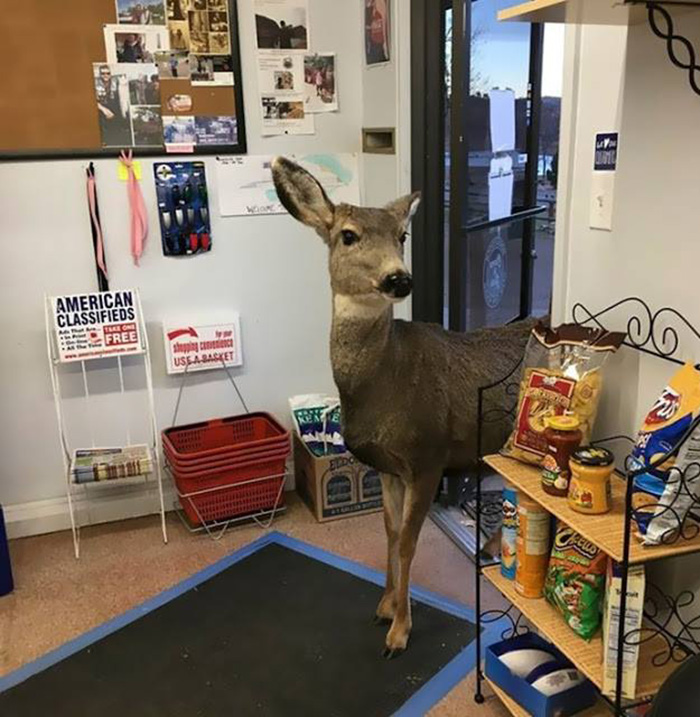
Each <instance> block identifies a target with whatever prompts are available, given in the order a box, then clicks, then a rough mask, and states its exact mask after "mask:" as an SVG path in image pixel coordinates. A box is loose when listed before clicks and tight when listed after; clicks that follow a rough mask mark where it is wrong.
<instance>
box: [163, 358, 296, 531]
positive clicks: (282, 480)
mask: <svg viewBox="0 0 700 717" xmlns="http://www.w3.org/2000/svg"><path fill="white" fill-rule="evenodd" d="M221 367H222V368H223V370H224V371H225V372H226V376H227V377H228V380H229V382H230V383H231V385H232V386H233V389H234V391H235V392H236V395H237V396H238V399H239V400H240V402H241V405H242V406H243V409H244V410H245V412H246V413H250V410H249V409H248V405H247V404H246V402H245V399H244V398H243V394H242V393H241V391H240V389H239V388H238V385H237V384H236V381H235V379H234V378H233V375H232V374H231V371H230V370H229V367H228V366H227V365H226V362H225V361H223V360H222V361H221ZM188 369H189V364H187V365H186V366H185V370H184V371H183V372H182V380H181V381H180V388H179V390H178V394H177V400H176V402H175V410H174V411H173V417H172V420H171V422H170V425H171V426H175V425H176V424H177V416H178V413H179V410H180V404H181V402H182V394H183V391H184V389H185V384H186V383H187V378H188V376H189V371H188ZM164 465H165V467H166V469H167V470H168V472H169V474H170V476H171V478H172V481H173V485H174V487H175V492H176V494H177V498H178V499H179V500H175V501H174V503H173V509H174V510H175V512H176V513H177V516H178V517H179V518H180V520H181V522H182V524H183V525H184V526H185V528H186V529H187V530H188V531H189V532H190V533H193V534H196V533H206V534H207V535H208V536H209V537H210V538H211V539H212V540H214V541H217V540H221V538H223V537H224V535H225V534H226V532H227V531H228V529H229V528H230V527H231V526H234V525H238V524H243V523H251V522H252V523H255V524H256V525H257V526H258V527H259V528H260V529H261V530H267V529H268V528H269V527H270V526H271V525H272V522H273V521H274V519H275V518H276V517H277V516H278V515H280V514H282V513H284V512H285V510H286V508H285V506H284V505H283V504H282V497H283V495H284V486H285V484H286V481H287V477H288V476H289V471H288V470H284V471H283V472H281V473H275V474H271V475H266V476H260V477H256V478H250V479H247V480H237V481H235V482H231V483H224V484H222V485H218V486H215V487H212V488H204V489H202V490H195V491H187V492H183V491H181V490H180V488H179V487H178V485H177V483H176V481H175V476H174V472H173V468H172V466H171V465H170V464H169V463H168V459H167V457H164ZM272 481H279V486H278V488H277V489H276V495H275V499H274V503H273V505H272V507H268V508H264V509H261V510H258V511H254V512H250V513H245V514H243V515H235V516H233V517H230V518H225V519H220V520H207V519H206V516H205V515H203V514H202V512H201V510H200V507H199V504H198V501H197V499H198V498H203V497H209V496H216V494H217V493H219V494H222V493H223V492H224V491H230V490H231V489H232V488H236V489H239V488H243V487H245V486H252V485H256V484H260V485H262V484H264V483H266V482H268V483H270V482H272ZM185 504H186V505H187V506H188V507H189V508H190V509H191V510H192V512H194V514H195V515H196V516H197V522H198V524H196V525H192V524H191V522H190V521H189V520H188V519H187V516H186V515H185V511H184V510H183V505H185Z"/></svg>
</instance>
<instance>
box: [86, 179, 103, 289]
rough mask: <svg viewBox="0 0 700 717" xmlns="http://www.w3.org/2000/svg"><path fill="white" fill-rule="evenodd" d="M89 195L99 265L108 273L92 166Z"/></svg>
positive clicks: (88, 184)
mask: <svg viewBox="0 0 700 717" xmlns="http://www.w3.org/2000/svg"><path fill="white" fill-rule="evenodd" d="M87 176H88V179H87V195H88V206H89V207H90V218H91V219H92V227H93V231H94V232H95V247H96V256H97V266H99V267H100V269H101V270H102V273H103V274H104V275H105V279H107V278H108V275H107V264H106V263H105V249H104V242H103V239H102V227H101V226H100V220H99V219H98V218H97V185H96V183H95V175H94V174H93V172H92V167H90V169H89V170H88V173H87Z"/></svg>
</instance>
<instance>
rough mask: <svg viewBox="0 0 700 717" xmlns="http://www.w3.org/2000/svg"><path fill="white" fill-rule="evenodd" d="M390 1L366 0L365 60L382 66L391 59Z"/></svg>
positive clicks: (369, 63)
mask: <svg viewBox="0 0 700 717" xmlns="http://www.w3.org/2000/svg"><path fill="white" fill-rule="evenodd" d="M389 38H390V18H389V1H388V0H365V60H366V62H367V65H370V66H371V65H381V64H383V63H385V62H389V60H390V59H391V56H390V51H389Z"/></svg>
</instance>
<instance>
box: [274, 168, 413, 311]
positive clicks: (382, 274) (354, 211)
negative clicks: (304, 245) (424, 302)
mask: <svg viewBox="0 0 700 717" xmlns="http://www.w3.org/2000/svg"><path fill="white" fill-rule="evenodd" d="M272 175H273V177H274V180H275V187H276V188H277V194H278V196H279V198H280V201H281V202H282V204H283V205H284V207H285V208H286V209H287V211H288V212H289V213H290V214H291V215H292V216H293V217H294V218H295V219H297V220H298V221H300V222H302V223H303V224H306V225H307V226H310V227H312V228H313V229H315V230H316V232H317V233H318V234H319V236H320V237H321V238H322V239H323V241H324V242H326V244H327V245H328V247H329V249H330V261H329V266H330V274H331V288H332V290H333V293H334V294H335V295H336V296H342V297H345V298H347V299H349V300H351V301H355V302H362V303H363V304H371V305H375V306H381V305H388V304H389V303H391V302H398V301H401V300H402V299H404V298H406V297H407V296H408V295H409V294H410V293H411V290H412V288H413V280H412V278H411V275H410V274H409V272H408V269H407V268H406V264H405V263H404V258H403V255H404V243H405V242H406V237H407V230H408V226H409V224H410V222H411V218H412V217H413V215H414V214H415V211H416V209H417V208H418V204H419V202H420V194H419V193H415V194H411V195H408V196H406V197H402V198H401V199H397V200H396V201H394V202H392V203H391V204H389V205H387V206H386V207H384V208H383V209H365V208H362V207H355V206H352V205H350V204H338V205H335V204H333V202H331V200H330V199H329V198H328V196H327V195H326V193H325V191H324V190H323V187H322V186H321V185H320V184H319V183H318V181H317V180H316V179H315V178H314V177H313V176H312V175H311V174H309V173H308V172H307V171H306V170H305V169H303V168H302V167H300V166H299V165H297V164H295V163H294V162H290V161H289V160H288V159H284V158H283V157H277V158H276V159H275V160H274V161H273V163H272Z"/></svg>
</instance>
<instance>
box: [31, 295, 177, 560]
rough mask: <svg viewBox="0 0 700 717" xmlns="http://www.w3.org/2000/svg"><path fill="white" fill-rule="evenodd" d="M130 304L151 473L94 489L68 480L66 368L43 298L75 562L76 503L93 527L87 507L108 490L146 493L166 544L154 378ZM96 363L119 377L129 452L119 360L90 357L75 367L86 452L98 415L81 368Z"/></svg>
mask: <svg viewBox="0 0 700 717" xmlns="http://www.w3.org/2000/svg"><path fill="white" fill-rule="evenodd" d="M133 293H134V300H135V308H136V321H137V322H138V324H139V329H140V335H141V346H140V350H139V351H138V352H137V353H134V354H132V356H137V357H138V356H140V357H142V359H143V370H144V374H145V381H146V386H145V393H146V399H147V404H148V406H147V411H148V434H149V435H148V440H147V442H145V441H139V443H147V446H148V450H149V453H150V457H151V461H152V464H153V470H152V471H151V472H150V473H144V474H141V475H138V476H129V477H126V478H115V479H110V480H105V481H97V482H94V483H76V482H74V481H73V480H72V471H71V464H72V460H73V455H74V453H75V448H74V447H72V446H71V443H70V441H69V439H68V432H67V428H66V419H65V413H64V410H63V397H62V393H61V373H62V368H63V367H65V366H66V365H67V364H65V363H61V361H60V358H59V351H58V346H57V339H56V336H55V332H54V330H53V325H52V312H51V304H50V298H49V297H48V296H45V297H44V317H45V321H46V347H47V353H48V358H49V368H50V371H51V386H52V388H53V396H54V404H55V409H56V420H57V422H58V434H59V440H60V444H61V457H62V459H63V468H64V472H65V480H66V497H67V501H68V512H69V514H70V524H71V532H72V534H73V551H74V553H75V557H76V559H77V558H80V528H81V521H80V516H79V512H78V505H77V499H78V498H79V497H80V503H81V504H82V506H83V507H84V508H85V509H86V512H87V521H86V523H87V524H88V525H91V524H92V515H91V503H92V501H93V500H94V499H95V498H96V497H97V496H98V495H99V494H103V495H105V494H108V493H109V490H110V488H114V487H124V486H145V487H146V488H147V489H148V493H149V494H150V495H152V496H154V498H155V500H154V502H155V506H154V510H153V513H156V514H158V515H159V516H160V524H161V532H162V534H163V542H164V543H167V542H168V532H167V528H166V523H165V502H164V497H163V477H162V472H161V454H160V434H159V431H158V426H157V424H156V414H155V402H154V398H153V374H152V371H151V353H150V349H149V345H148V334H147V333H146V323H145V321H144V317H143V310H142V308H141V301H140V298H139V294H138V292H137V291H134V292H133ZM95 359H99V360H100V361H102V362H107V361H109V362H113V363H114V366H113V367H111V368H116V370H117V371H118V376H119V389H120V390H119V399H118V400H121V406H120V408H121V410H122V412H123V415H124V417H125V418H124V439H125V443H124V445H126V446H129V445H131V443H132V440H131V439H132V436H131V427H130V423H129V418H128V400H127V399H128V393H127V391H126V388H125V385H124V367H123V361H122V356H120V355H116V356H113V357H105V356H95V357H94V359H83V360H81V361H77V362H75V363H77V364H79V365H80V368H81V372H82V379H83V400H84V402H85V411H86V415H87V417H88V424H89V431H90V441H91V447H92V448H96V444H95V436H94V430H93V426H94V420H95V419H96V418H97V416H98V415H99V412H98V411H97V410H93V406H92V401H91V394H90V387H89V381H88V370H87V367H86V364H87V363H88V362H89V361H90V360H95Z"/></svg>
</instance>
